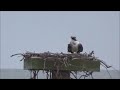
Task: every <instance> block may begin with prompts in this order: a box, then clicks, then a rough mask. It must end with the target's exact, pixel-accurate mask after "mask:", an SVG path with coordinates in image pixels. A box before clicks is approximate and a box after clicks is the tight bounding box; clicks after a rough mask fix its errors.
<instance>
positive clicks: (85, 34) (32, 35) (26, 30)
mask: <svg viewBox="0 0 120 90" xmlns="http://www.w3.org/2000/svg"><path fill="white" fill-rule="evenodd" d="M71 35H74V36H76V37H77V39H78V40H79V41H80V42H81V43H82V44H83V47H84V51H83V52H87V53H88V52H90V51H92V50H94V51H95V55H96V56H97V57H99V58H100V59H102V60H104V61H105V62H106V63H108V64H109V65H112V66H113V67H115V68H116V69H119V66H120V65H119V64H120V63H119V12H118V11H111V12H108V11H99V12H98V11H71V12H68V11H54V12H53V11H31V12H28V11H9V12H6V11H4V12H3V11H2V12H1V68H15V69H23V62H20V61H19V60H20V58H19V57H12V58H11V57H10V56H11V55H12V54H15V53H25V52H26V51H31V52H34V51H35V52H46V51H51V52H64V53H67V44H68V43H69V41H70V36H71ZM102 69H103V68H102Z"/></svg>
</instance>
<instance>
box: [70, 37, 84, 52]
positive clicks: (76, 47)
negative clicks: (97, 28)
mask: <svg viewBox="0 0 120 90" xmlns="http://www.w3.org/2000/svg"><path fill="white" fill-rule="evenodd" d="M82 51H83V46H82V44H81V43H80V42H79V41H77V39H76V37H74V36H71V41H70V43H69V44H68V52H70V53H80V52H82Z"/></svg>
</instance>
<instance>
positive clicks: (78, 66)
mask: <svg viewBox="0 0 120 90" xmlns="http://www.w3.org/2000/svg"><path fill="white" fill-rule="evenodd" d="M56 61H57V60H42V59H35V58H29V59H25V60H24V69H25V70H28V69H36V70H37V69H39V70H56V66H58V68H59V70H70V71H100V61H94V60H78V59H74V60H69V61H68V62H67V63H66V64H64V62H63V63H60V62H59V61H58V62H59V63H58V62H56ZM55 64H58V65H55Z"/></svg>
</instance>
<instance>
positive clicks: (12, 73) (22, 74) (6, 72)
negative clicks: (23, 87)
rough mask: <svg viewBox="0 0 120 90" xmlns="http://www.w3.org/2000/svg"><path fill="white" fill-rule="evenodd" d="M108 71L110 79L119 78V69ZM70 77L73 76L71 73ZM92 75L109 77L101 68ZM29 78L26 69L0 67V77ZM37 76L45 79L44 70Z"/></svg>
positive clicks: (101, 77)
mask: <svg viewBox="0 0 120 90" xmlns="http://www.w3.org/2000/svg"><path fill="white" fill-rule="evenodd" d="M109 72H110V75H111V77H112V79H120V71H116V70H109ZM71 77H72V78H74V77H73V76H72V75H71ZM77 77H78V78H79V73H78V76H77ZM93 77H94V79H111V78H110V76H109V74H108V72H107V71H106V70H102V71H100V72H94V73H93ZM29 78H30V72H29V71H28V70H22V69H1V70H0V79H29ZM38 78H39V79H46V73H45V72H44V73H43V71H40V72H39V75H38ZM87 79H91V77H88V78H87Z"/></svg>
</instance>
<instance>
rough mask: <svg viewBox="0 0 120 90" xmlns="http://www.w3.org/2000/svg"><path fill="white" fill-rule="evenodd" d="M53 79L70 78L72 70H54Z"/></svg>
mask: <svg viewBox="0 0 120 90" xmlns="http://www.w3.org/2000/svg"><path fill="white" fill-rule="evenodd" d="M52 79H70V71H67V70H59V71H57V70H52Z"/></svg>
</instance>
